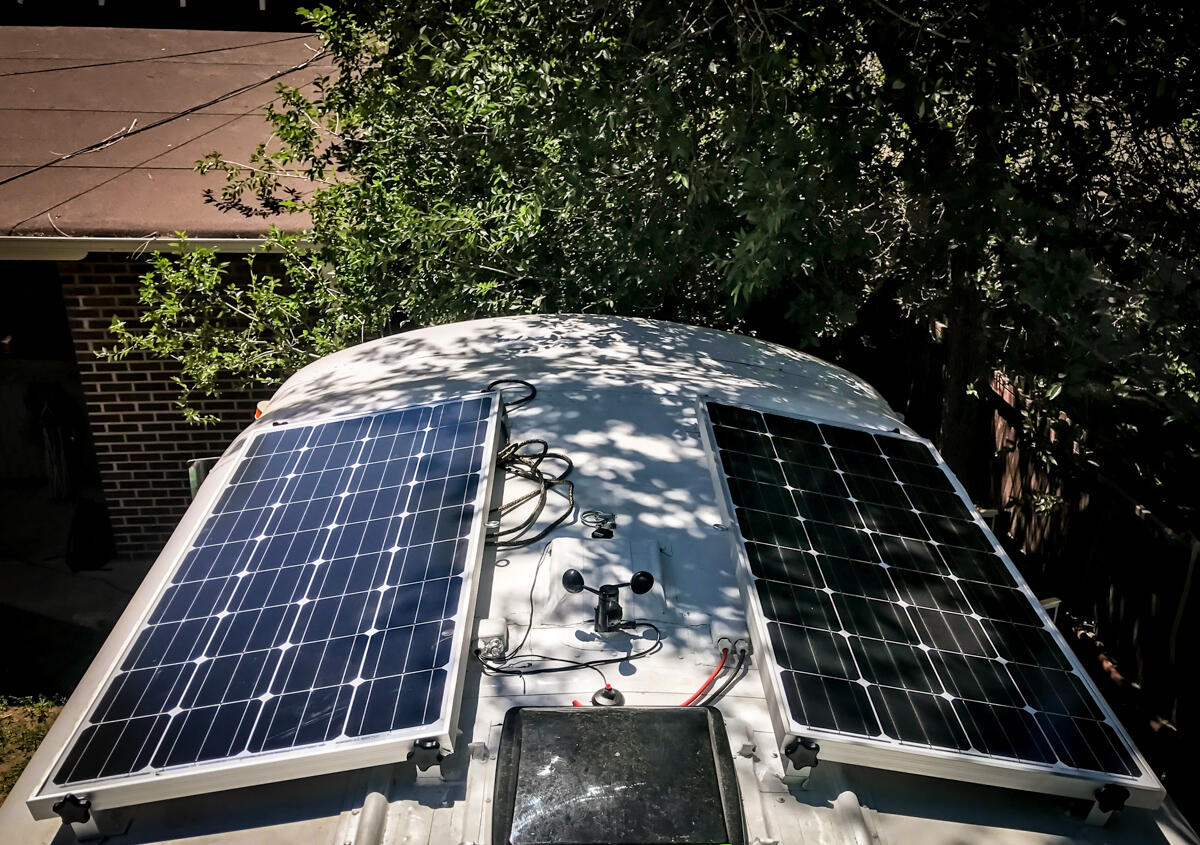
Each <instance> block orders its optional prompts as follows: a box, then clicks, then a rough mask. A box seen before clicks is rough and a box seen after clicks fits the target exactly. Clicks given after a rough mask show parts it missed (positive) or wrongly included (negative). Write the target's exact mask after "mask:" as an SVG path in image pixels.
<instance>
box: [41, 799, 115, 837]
mask: <svg viewBox="0 0 1200 845" xmlns="http://www.w3.org/2000/svg"><path fill="white" fill-rule="evenodd" d="M50 809H52V810H53V811H54V812H55V813H56V814H57V815H58V817H59V818H60V819H62V822H63V825H64V826H66V827H69V828H71V832H72V833H73V834H75V839H76V840H78V841H79V842H90V841H92V840H96V839H103V838H105V837H108V836H119V835H121V834H122V833H125V832H126V831H127V830H128V829H129V822H130V819H129V818H128V817H127V816H125V815H124V814H122V813H117V812H111V811H101V812H97V811H94V810H93V809H92V802H91V800H90V799H88V797H87V796H86V795H84V796H80V795H75V794H71V795H67V796H66V797H64V798H62V799H60V800H58V801H55V802H54V804H53V805H51V808H50Z"/></svg>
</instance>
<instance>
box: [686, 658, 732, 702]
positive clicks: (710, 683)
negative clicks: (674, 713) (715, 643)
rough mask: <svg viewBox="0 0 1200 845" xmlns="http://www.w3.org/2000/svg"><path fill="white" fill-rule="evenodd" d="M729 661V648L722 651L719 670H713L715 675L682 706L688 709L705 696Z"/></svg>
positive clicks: (718, 665)
mask: <svg viewBox="0 0 1200 845" xmlns="http://www.w3.org/2000/svg"><path fill="white" fill-rule="evenodd" d="M728 659H729V649H727V648H723V649H721V662H720V663H718V664H717V668H716V669H713V673H712V674H711V675H709V676H708V680H706V681H705V682H704V683H703V684H702V685H701V687H700V689H698V690H696V691H695V692H694V693H692V697H691V698H689V699H688V700H687V701H685V702H683V704H682V705H681V706H682V707H687V706H688V705H689V704H691V703H692V702H693V701H695V700H696V699H697V698H699V697H700V696H702V695H704V691H705V690H706V689H708V688H709V687H710V686H711V685H712V682H713V681H715V680H716V678H717V675H720V674H721V670H722V669H724V668H725V661H726V660H728Z"/></svg>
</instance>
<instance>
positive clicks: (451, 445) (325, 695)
mask: <svg viewBox="0 0 1200 845" xmlns="http://www.w3.org/2000/svg"><path fill="white" fill-rule="evenodd" d="M494 401H495V400H494V397H492V396H490V395H489V396H477V397H470V398H466V399H456V400H452V401H448V402H444V403H440V404H434V405H426V406H423V407H415V408H408V409H403V410H397V411H390V412H387V413H380V414H375V415H371V416H363V417H357V418H354V419H344V420H338V421H336V422H326V423H321V424H316V425H296V426H287V427H282V428H280V429H278V430H269V429H268V430H267V431H265V432H264V433H263V434H261V435H259V436H258V437H256V438H254V439H253V440H252V441H251V442H250V444H249V446H248V448H247V449H246V451H245V453H244V454H243V455H242V457H241V458H240V461H239V463H238V465H237V467H236V469H235V470H234V472H233V474H232V475H231V477H230V480H229V482H228V484H227V486H226V488H225V489H224V490H223V491H222V492H221V494H220V496H219V497H218V499H217V502H216V504H215V506H214V507H213V509H212V511H211V513H209V515H208V516H207V517H206V518H205V519H204V521H203V522H202V524H201V525H200V528H199V530H198V531H197V533H196V535H195V536H194V538H193V539H192V540H191V541H190V544H189V547H188V549H187V551H186V553H185V554H184V556H183V558H182V560H181V561H180V563H179V566H178V567H177V569H176V571H175V573H174V575H173V576H172V578H171V581H170V586H168V587H167V589H166V590H165V591H164V592H163V593H162V595H161V597H160V598H159V600H158V602H157V604H156V605H155V607H154V608H153V610H152V611H151V612H150V614H149V616H148V617H147V619H146V620H145V622H144V623H143V626H142V628H141V629H140V631H139V632H138V634H137V636H136V638H135V639H134V642H133V645H132V647H131V648H130V649H129V650H128V652H127V653H126V655H125V657H124V659H123V661H122V663H121V664H120V667H119V669H118V670H117V671H116V672H115V673H114V674H113V675H112V677H111V678H110V680H109V682H108V684H107V687H106V688H105V690H104V692H103V694H102V696H101V697H100V700H99V703H98V704H97V705H96V706H95V707H94V709H93V711H92V713H91V715H90V717H89V719H88V722H87V725H86V727H85V728H84V729H83V731H82V732H81V733H80V734H79V735H78V736H77V738H76V740H75V742H74V744H73V746H72V747H71V748H70V750H69V751H68V753H67V754H66V756H65V759H64V760H63V763H62V765H61V766H60V767H59V768H58V770H57V772H56V774H55V775H54V778H53V780H54V782H55V783H56V784H59V785H67V784H73V783H78V782H81V781H91V780H95V779H103V778H115V777H120V776H125V775H130V774H136V773H140V772H148V771H158V770H163V769H170V768H172V767H179V766H185V765H189V764H196V763H202V762H213V761H221V760H227V759H229V758H239V759H240V758H244V757H247V756H253V755H259V754H263V753H267V752H278V751H282V750H286V749H292V748H298V747H302V746H312V745H315V744H320V743H327V742H331V741H335V740H347V739H353V738H356V737H365V736H369V735H375V734H383V733H387V732H394V731H400V730H404V729H409V728H417V727H420V726H424V725H429V724H431V723H434V722H436V721H437V720H438V719H439V718H440V717H441V716H442V715H443V701H444V697H445V693H446V688H447V684H448V682H449V681H448V678H449V677H450V676H451V675H452V673H453V671H454V666H453V661H454V660H456V659H457V657H456V656H455V655H454V649H453V645H454V644H455V643H456V642H461V636H462V633H461V630H460V629H461V626H462V621H463V620H460V619H458V618H457V617H458V614H459V613H460V610H461V606H462V600H463V595H462V594H463V586H464V575H465V574H467V573H465V567H466V566H467V560H468V547H469V546H471V544H472V542H473V530H472V525H473V522H474V518H475V515H476V511H477V509H478V507H479V501H478V499H479V496H480V490H481V489H482V488H484V486H485V480H486V479H485V474H486V473H487V472H488V471H489V469H490V467H489V466H487V465H486V462H487V460H489V449H488V443H487V435H488V432H489V430H490V428H489V421H490V418H491V415H492V412H493V409H494ZM456 634H457V636H456Z"/></svg>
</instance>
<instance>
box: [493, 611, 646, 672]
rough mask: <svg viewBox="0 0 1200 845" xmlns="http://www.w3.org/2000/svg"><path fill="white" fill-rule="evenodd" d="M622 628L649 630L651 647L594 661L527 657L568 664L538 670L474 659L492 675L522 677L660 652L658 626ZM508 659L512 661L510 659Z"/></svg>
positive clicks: (631, 624) (629, 624)
mask: <svg viewBox="0 0 1200 845" xmlns="http://www.w3.org/2000/svg"><path fill="white" fill-rule="evenodd" d="M622 627H623V628H649V629H651V630H652V631H654V634H655V640H654V643H653V644H652V645H651V646H649V647H648V648H644V649H642V650H641V651H635V652H632V653H631V654H625V655H622V656H620V657H605V658H599V659H596V660H572V659H570V658H565V657H547V656H546V655H529V656H531V657H536V658H540V659H542V660H556V661H560V662H562V663H567V664H570V665H567V666H543V667H541V668H540V669H507V668H505V666H504V663H507V662H509V660H508V659H506V660H505V661H504V663H501V664H500V665H499V666H496V665H493V664H492V663H491V662H488V660H487V659H486V658H485V657H484V656H483V655H482V654H480V653H479V652H478V651H477V652H475V657H476V658H477V659H478V660H479V662H480V663H482V664H483V665H484V667H486V669H489V670H491V671H492V672H493V673H495V674H497V675H514V676H515V675H520V676H524V675H549V674H552V673H557V672H574V671H575V670H577V669H595V668H596V667H598V666H609V665H612V664H613V663H624V662H626V661H628V660H638V659H640V658H643V657H649V656H650V655H652V654H656V653H658V652H659V651H661V650H662V631H660V630H659V629H658V626H657V625H655V624H654V623H653V622H641V621H637V622H627V623H625V624H624V625H623V626H622ZM518 656H519V657H522V658H524V657H525V656H526V655H523V654H522V655H518ZM510 659H512V658H510ZM600 674H601V676H603V674H604V673H603V672H601V673H600ZM605 683H607V681H605Z"/></svg>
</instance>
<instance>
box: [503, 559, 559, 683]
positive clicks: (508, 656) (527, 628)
mask: <svg viewBox="0 0 1200 845" xmlns="http://www.w3.org/2000/svg"><path fill="white" fill-rule="evenodd" d="M549 553H550V544H549V543H547V544H546V545H545V547H544V548H543V549H542V553H541V555H539V556H538V562H537V566H535V567H534V568H533V580H532V582H531V583H530V584H529V624H528V625H526V626H525V635H524V636H522V637H521V641H520V642H519V643H517V645H516V647H514V648H512V649H510V650H509V651H508V652H506V653H505V654H504V655H503V656H502V657H501V658H500V661H501V662H504V661H506V660H510V659H511V658H513V657H515V656H516V654H517V652H519V651H520V650H521V649H522V648H524V647H525V643H526V642H527V641H528V640H529V632H530V631H532V630H533V593H534V590H536V589H537V579H538V575H539V573H541V571H542V563H543V562H544V561H545V560H546V555H547V554H549Z"/></svg>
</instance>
